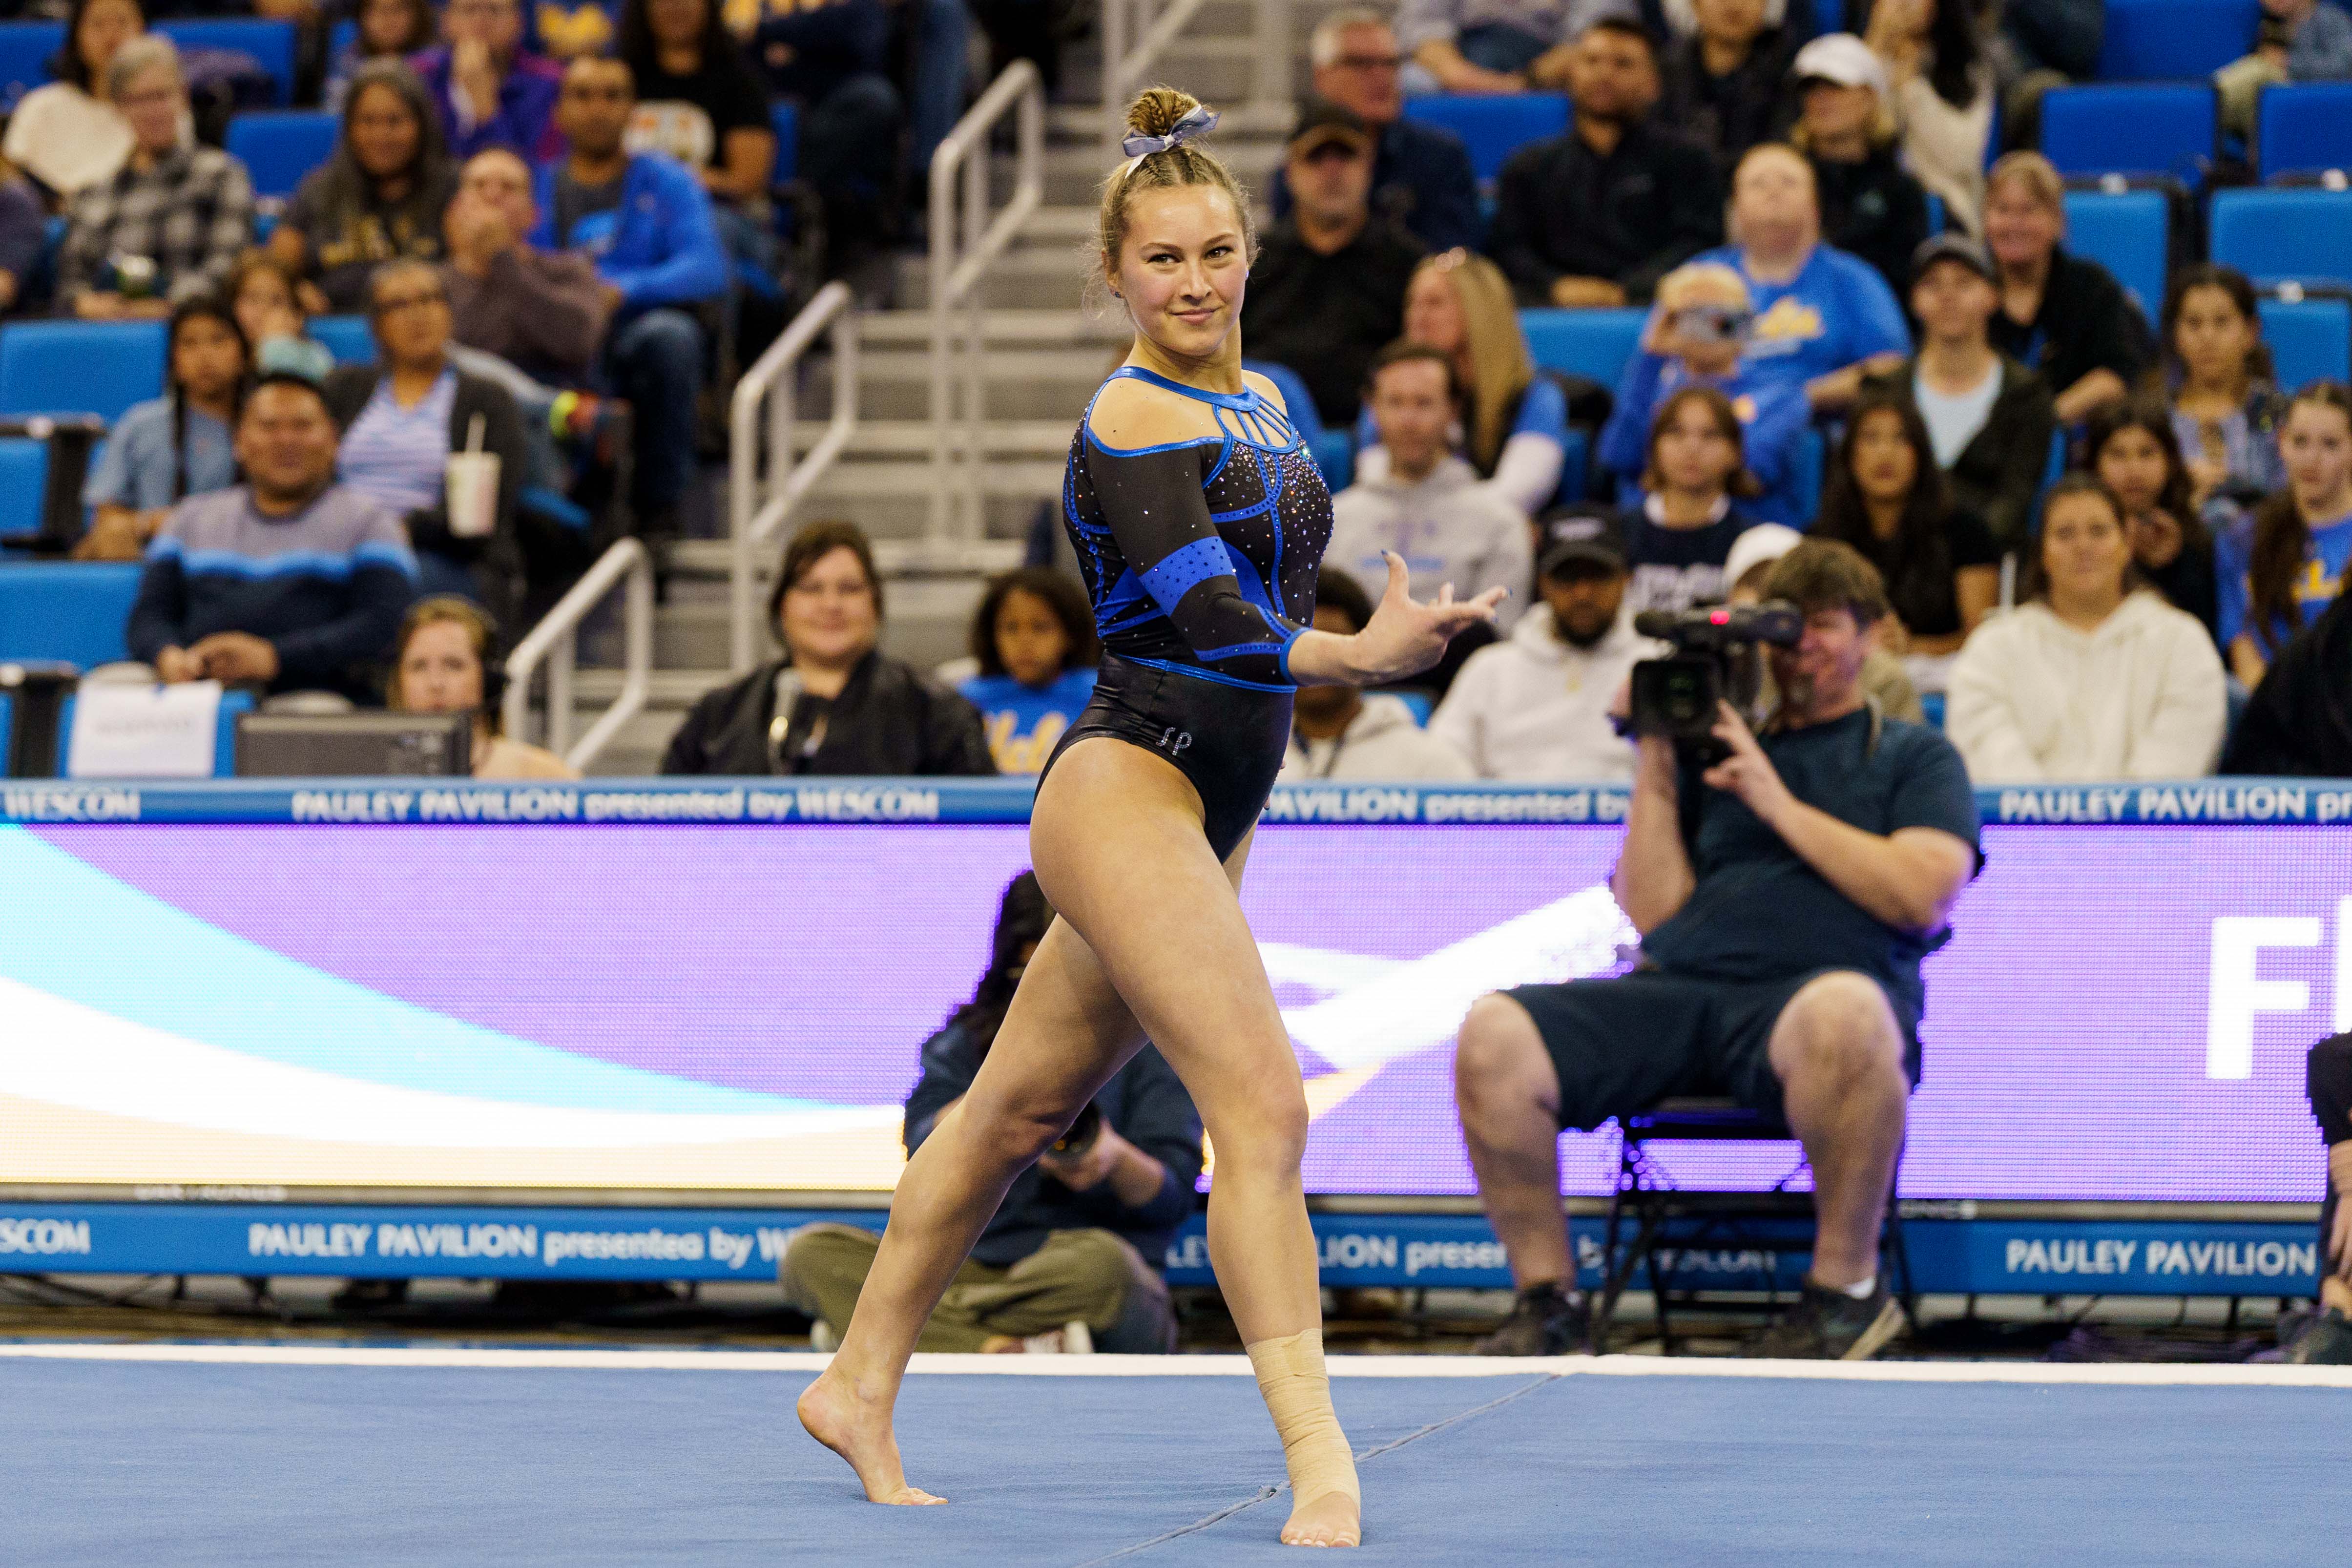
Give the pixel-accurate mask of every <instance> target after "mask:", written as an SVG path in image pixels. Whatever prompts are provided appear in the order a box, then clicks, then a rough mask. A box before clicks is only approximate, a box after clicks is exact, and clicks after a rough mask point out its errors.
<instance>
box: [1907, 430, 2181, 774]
mask: <svg viewBox="0 0 2352 1568" xmlns="http://www.w3.org/2000/svg"><path fill="white" fill-rule="evenodd" d="M2226 705H2227V704H2226V702H2225V700H2224V698H2223V695H2222V681H2221V658H2220V656H2219V655H2217V654H2216V653H2215V652H2214V651H2213V639H2212V638H2211V637H2209V636H2207V635H2206V633H2205V628H2204V627H2202V626H2199V625H2198V624H2197V621H2196V618H2195V617H2194V616H2187V615H2183V614H2182V613H2181V612H2180V611H2179V610H2176V609H2174V608H2173V607H2172V606H2171V605H2168V604H2166V603H2165V602H2164V599H2163V597H2162V595H2158V593H2156V592H2155V591H2154V590H2153V589H2151V588H2148V587H2147V586H2145V585H2144V584H2141V582H2140V581H2139V575H2138V574H2137V572H2136V571H2135V570H2134V569H2133V566H2132V550H2131V537H2130V534H2129V532H2128V531H2127V530H2126V527H2125V523H2124V517H2123V509H2122V507H2121V506H2120V505H2119V504H2118V503H2117V502H2116V498H2115V497H2114V496H2112V495H2110V494H2108V493H2107V491H2106V489H2105V487H2104V486H2103V485H2101V484H2100V483H2099V481H2098V479H2095V477H2093V476H2092V475H2089V474H2069V475H2067V476H2066V477H2065V478H2064V479H2060V480H2059V481H2058V483H2057V484H2056V485H2055V486H2053V487H2052V489H2051V491H2050V499H2049V500H2047V501H2046V502H2044V503H2043V505H2042V529H2041V534H2040V537H2039V540H2038V542H2037V544H2036V547H2035V552H2034V561H2033V570H2032V574H2030V577H2029V581H2028V584H2027V595H2026V602H2025V603H2024V604H2021V605H2018V606H2017V608H2015V609H2014V610H2011V612H2009V613H2008V614H2007V615H2004V616H1997V617H1995V618H1993V619H1991V620H1989V621H1987V622H1986V623H1985V624H1984V625H1983V626H1979V627H1978V628H1977V631H1976V635H1975V636H1973V637H1969V641H1968V646H1967V647H1963V648H1962V649H1960V656H1959V658H1957V659H1955V660H1954V661H1953V663H1952V683H1951V694H1950V698H1949V700H1948V704H1947V706H1946V708H1945V718H1944V729H1945V732H1946V733H1947V734H1948V735H1949V736H1950V738H1951V741H1952V743H1953V744H1954V745H1956V746H1958V748H1959V749H1960V755H1961V757H1962V759H1963V760H1965V761H1966V762H1967V763H1968V765H1969V778H1970V779H1972V780H1974V781H1975V783H1976V784H1978V785H1979V786H1980V787H1983V786H1990V785H1996V784H2044V783H2060V782H2071V781H2079V780H2088V779H2178V778H2199V777H2201V776H2203V775H2204V774H2206V773H2211V772H2212V771H2213V763H2214V760H2215V758H2216V757H2218V756H2219V755H2220V753H2221V730H2222V721H2223V710H2224V708H2225V707H2226Z"/></svg>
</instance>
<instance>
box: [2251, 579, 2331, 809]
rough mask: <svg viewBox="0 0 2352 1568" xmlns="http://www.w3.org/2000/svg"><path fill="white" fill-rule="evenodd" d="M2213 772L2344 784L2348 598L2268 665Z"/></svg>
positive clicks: (2288, 645) (2308, 627)
mask: <svg viewBox="0 0 2352 1568" xmlns="http://www.w3.org/2000/svg"><path fill="white" fill-rule="evenodd" d="M2221 771H2222V772H2223V773H2255V774H2265V775H2272V776H2282V775H2283V776H2288V777H2296V778H2338V779H2340V778H2352V595H2345V596H2344V597H2342V598H2339V599H2337V600H2336V603H2334V604H2333V605H2329V606H2328V607H2327V610H2326V614H2324V615H2322V616H2320V617H2319V618H2318V619H2317V620H2315V621H2314V622H2312V623H2311V625H2310V626H2306V627H2305V628H2304V629H2303V631H2302V632H2301V633H2300V634H2298V635H2297V636H2296V637H2295V639H2294V641H2293V642H2291V643H2289V644H2287V646H2286V647H2285V648H2284V650H2283V651H2282V652H2281V653H2280V654H2279V656H2278V658H2277V659H2276V660H2274V661H2273V663H2272V665H2271V667H2270V669H2269V671H2268V672H2267V673H2266V674H2264V675H2263V683H2262V684H2261V685H2260V686H2257V687H2256V688H2254V697H2253V700H2252V702H2251V703H2249V704H2248V705H2247V707H2246V711H2245V715H2244V716H2243V717H2242V718H2241V719H2240V720H2239V721H2238V728H2237V731H2236V732H2235V733H2233V734H2232V735H2231V737H2230V743H2229V745H2228V746H2227V747H2226V748H2224V750H2223V751H2222V753H2221Z"/></svg>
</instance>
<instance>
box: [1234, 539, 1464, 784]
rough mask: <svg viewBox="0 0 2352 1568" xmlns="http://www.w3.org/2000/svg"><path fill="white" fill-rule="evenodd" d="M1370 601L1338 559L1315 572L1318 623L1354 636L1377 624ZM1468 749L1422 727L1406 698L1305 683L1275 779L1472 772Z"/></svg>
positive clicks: (1416, 776)
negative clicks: (1338, 564)
mask: <svg viewBox="0 0 2352 1568" xmlns="http://www.w3.org/2000/svg"><path fill="white" fill-rule="evenodd" d="M1371 619H1372V602H1371V600H1370V599H1369V598H1367V597H1366V596H1365V594H1364V590H1363V588H1362V586H1361V585H1360V584H1358V583H1357V581H1356V580H1355V579H1354V578H1353V577H1351V576H1349V574H1347V573H1345V572H1342V571H1340V570H1339V568H1338V567H1336V566H1326V567H1324V568H1323V570H1322V571H1321V572H1319V573H1318V574H1316V579H1315V623H1314V625H1315V629H1316V630H1317V631H1324V632H1336V633H1338V634H1339V636H1341V637H1353V636H1354V635H1355V634H1356V633H1358V632H1360V631H1362V630H1363V629H1364V627H1365V626H1369V625H1370V623H1371ZM1475 776H1476V775H1475V774H1474V773H1472V772H1471V771H1470V764H1469V763H1467V762H1465V761H1464V760H1463V757H1462V753H1461V752H1457V751H1455V750H1454V748H1453V747H1452V746H1449V745H1447V744H1446V743H1445V742H1444V741H1441V740H1439V739H1438V738H1437V737H1436V736H1434V735H1433V734H1431V733H1430V732H1429V731H1426V730H1423V728H1422V727H1421V725H1420V723H1419V722H1418V721H1416V720H1415V719H1414V718H1413V716H1412V709H1411V708H1409V707H1407V706H1406V705H1405V701H1404V699H1403V698H1402V697H1391V696H1389V695H1387V694H1386V693H1383V692H1378V691H1375V692H1371V693H1370V694H1367V693H1366V692H1364V691H1363V690H1362V689H1360V688H1358V687H1353V686H1302V687H1300V688H1299V689H1298V700H1297V705H1296V706H1295V707H1294V708H1293V709H1292V710H1291V724H1290V745H1289V748H1288V750H1287V751H1286V752H1285V753H1284V755H1283V759H1282V772H1281V773H1280V774H1279V775H1277V777H1276V781H1275V782H1276V783H1277V784H1311V783H1313V782H1315V781H1316V780H1318V779H1338V780H1341V781H1361V780H1372V779H1379V780H1384V781H1405V780H1414V779H1422V780H1443V779H1467V778H1475Z"/></svg>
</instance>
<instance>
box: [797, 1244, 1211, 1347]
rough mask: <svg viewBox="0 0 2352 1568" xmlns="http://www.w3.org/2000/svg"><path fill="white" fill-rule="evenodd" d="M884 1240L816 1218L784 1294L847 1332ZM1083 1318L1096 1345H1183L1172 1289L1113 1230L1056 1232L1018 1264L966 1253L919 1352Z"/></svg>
mask: <svg viewBox="0 0 2352 1568" xmlns="http://www.w3.org/2000/svg"><path fill="white" fill-rule="evenodd" d="M881 1245H882V1238H881V1237H878V1236H877V1235H876V1234H875V1233H874V1232H872V1231H870V1230H862V1229H860V1228H858V1227H857V1226H848V1225H813V1226H807V1227H806V1228H804V1229H803V1230H802V1231H801V1232H800V1233H799V1234H798V1235H796V1236H794V1237H793V1240H792V1243H791V1245H790V1246H788V1247H785V1248H784V1257H783V1261H782V1263H780V1264H779V1265H778V1266H777V1268H776V1278H777V1282H778V1283H779V1284H781V1285H782V1287H783V1291H784V1300H785V1301H786V1302H787V1303H788V1304H790V1305H792V1306H794V1307H797V1308H799V1309H800V1310H802V1311H803V1312H806V1313H808V1314H810V1315H811V1316H812V1317H817V1318H822V1319H824V1321H825V1322H827V1323H828V1324H830V1325H832V1327H833V1329H834V1330H835V1331H836V1332H838V1331H841V1330H843V1329H845V1328H847V1327H848V1326H849V1314H850V1310H851V1309H853V1308H855V1307H856V1305H857V1293H858V1291H859V1290H860V1289H863V1288H864V1287H865V1284H866V1273H867V1271H869V1270H870V1269H872V1268H873V1267H874V1254H875V1252H876V1250H877V1248H878V1247H880V1246H881ZM1073 1322H1078V1323H1084V1324H1086V1326H1087V1332H1088V1333H1089V1334H1091V1335H1092V1336H1093V1337H1094V1340H1095V1344H1096V1348H1097V1349H1098V1350H1101V1351H1105V1352H1112V1353H1125V1354H1138V1353H1144V1354H1163V1353H1165V1352H1170V1351H1172V1350H1174V1349H1175V1348H1176V1320H1175V1314H1174V1313H1173V1312H1172V1311H1171V1310H1170V1307H1169V1304H1168V1287H1167V1285H1166V1284H1165V1283H1164V1282H1163V1281H1162V1280H1161V1279H1160V1276H1159V1275H1157V1274H1155V1273H1153V1272H1152V1271H1151V1269H1150V1267H1149V1266H1148V1265H1147V1264H1145V1262H1144V1261H1143V1255H1142V1254H1141V1253H1139V1252H1138V1251H1136V1250H1135V1248H1134V1247H1130V1246H1129V1245H1128V1244H1127V1242H1126V1241H1124V1240H1122V1239H1121V1238H1120V1237H1118V1236H1115V1235H1113V1234H1112V1233H1111V1232H1109V1231H1107V1230H1057V1231H1055V1232H1054V1233H1053V1234H1052V1235H1050V1236H1048V1237H1046V1238H1045V1246H1043V1247H1039V1248H1038V1249H1037V1250H1036V1251H1034V1252H1033V1253H1031V1254H1030V1255H1029V1256H1028V1257H1026V1258H1023V1259H1021V1261H1019V1262H1018V1263H1015V1264H1013V1266H1012V1267H1011V1268H991V1267H990V1266H989V1265H987V1264H985V1263H975V1262H973V1261H972V1260H971V1259H970V1258H966V1259H965V1260H964V1265H963V1267H962V1268H959V1269H957V1270H956V1277H955V1279H954V1281H953V1283H951V1284H950V1285H949V1286H948V1290H947V1294H946V1295H945V1296H943V1297H941V1298H940V1304H939V1309H938V1310H936V1311H934V1312H933V1313H932V1314H931V1321H929V1323H926V1324H925V1325H924V1326H923V1334H922V1338H920V1339H919V1340H917V1341H916V1342H915V1348H916V1349H917V1350H920V1351H948V1352H967V1353H968V1352H974V1351H977V1350H979V1349H981V1348H982V1345H983V1344H985V1343H986V1342H988V1341H989V1340H990V1339H991V1338H993V1337H996V1336H1000V1335H1001V1336H1003V1337H1005V1338H1008V1339H1024V1338H1026V1337H1027V1336H1028V1335H1031V1334H1042V1333H1045V1332H1046V1331H1049V1330H1053V1329H1058V1328H1060V1327H1062V1325H1064V1324H1065V1323H1073Z"/></svg>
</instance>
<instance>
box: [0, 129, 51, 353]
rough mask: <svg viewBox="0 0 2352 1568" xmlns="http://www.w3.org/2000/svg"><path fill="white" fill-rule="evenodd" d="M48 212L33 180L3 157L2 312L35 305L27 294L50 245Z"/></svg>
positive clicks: (0, 228)
mask: <svg viewBox="0 0 2352 1568" xmlns="http://www.w3.org/2000/svg"><path fill="white" fill-rule="evenodd" d="M48 224H49V215H48V212H47V209H46V208H44V207H43V206H42V205H41V193H40V191H39V190H38V189H37V187H35V185H34V184H33V182H32V181H30V180H28V179H26V178H25V176H24V175H23V174H18V173H17V172H16V169H15V168H13V167H11V166H10V164H9V163H8V160H7V159H5V158H0V315H13V314H17V313H20V312H24V311H26V309H27V307H31V306H36V305H37V304H38V301H37V300H32V299H30V298H28V297H27V296H26V289H27V288H29V287H31V286H32V285H33V284H34V283H35V282H36V279H37V274H38V272H39V271H40V267H41V253H42V251H43V250H44V249H46V248H47V245H48Z"/></svg>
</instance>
